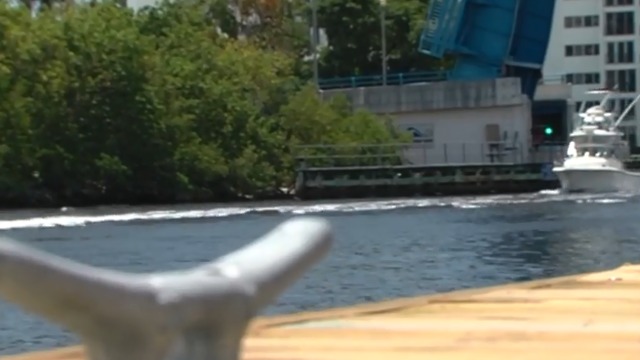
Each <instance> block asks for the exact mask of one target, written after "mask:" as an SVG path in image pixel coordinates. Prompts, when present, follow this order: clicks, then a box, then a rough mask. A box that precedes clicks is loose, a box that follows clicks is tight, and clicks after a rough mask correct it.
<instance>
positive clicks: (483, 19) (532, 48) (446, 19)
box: [418, 0, 555, 98]
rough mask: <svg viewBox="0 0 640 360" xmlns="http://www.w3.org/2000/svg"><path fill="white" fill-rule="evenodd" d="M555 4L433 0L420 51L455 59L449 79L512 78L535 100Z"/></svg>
mask: <svg viewBox="0 0 640 360" xmlns="http://www.w3.org/2000/svg"><path fill="white" fill-rule="evenodd" d="M554 6H555V0H431V3H430V5H429V13H428V15H427V23H426V26H425V28H424V30H423V31H422V35H421V36H420V44H419V46H418V50H419V51H420V52H422V53H424V54H427V55H429V56H433V57H436V58H442V57H443V56H444V55H446V54H453V55H455V57H456V59H457V60H456V63H455V66H454V67H453V69H452V70H451V71H450V74H449V79H451V80H479V79H487V78H496V77H502V76H515V77H519V78H520V79H521V81H522V90H523V93H524V94H527V95H529V97H530V98H533V94H534V92H535V89H536V85H537V83H538V80H540V77H541V76H542V66H543V64H544V58H545V55H546V53H547V45H548V44H549V37H550V35H551V24H552V22H553V10H554Z"/></svg>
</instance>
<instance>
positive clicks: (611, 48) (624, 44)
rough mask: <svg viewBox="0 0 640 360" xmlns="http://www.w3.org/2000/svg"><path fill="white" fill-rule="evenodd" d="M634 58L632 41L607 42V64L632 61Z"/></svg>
mask: <svg viewBox="0 0 640 360" xmlns="http://www.w3.org/2000/svg"><path fill="white" fill-rule="evenodd" d="M634 58H635V51H634V44H633V41H619V42H610V43H607V64H628V63H633V59H634Z"/></svg>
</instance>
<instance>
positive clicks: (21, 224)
mask: <svg viewBox="0 0 640 360" xmlns="http://www.w3.org/2000/svg"><path fill="white" fill-rule="evenodd" d="M633 196H634V195H633V194H623V193H617V194H564V193H561V192H560V191H559V190H545V191H541V192H538V193H531V194H520V195H494V196H474V197H471V196H467V197H434V198H415V199H394V200H370V201H343V202H331V203H330V202H323V203H294V204H282V205H277V204H276V205H273V206H260V205H255V204H254V206H250V205H243V206H235V207H220V206H219V205H217V206H211V207H208V208H207V207H198V208H196V206H194V208H190V209H189V208H187V209H176V208H175V207H174V208H170V207H167V208H166V209H154V210H147V211H144V210H140V208H138V209H136V208H135V207H132V208H127V209H120V210H114V209H111V210H109V208H105V209H104V210H101V211H99V212H97V211H96V209H93V210H91V209H73V208H62V209H60V210H59V211H58V212H55V213H51V212H49V213H46V214H35V213H34V212H31V213H30V214H28V215H27V214H25V215H24V216H20V217H18V218H16V214H12V216H11V217H12V218H7V217H6V216H5V218H4V219H2V218H1V217H0V230H11V229H25V228H51V227H74V226H85V225H89V224H97V223H106V222H134V221H145V222H146V221H172V220H173V221H175V220H198V219H212V218H227V217H232V216H247V215H256V214H259V215H270V214H271V215H273V214H292V215H302V214H321V213H322V214H331V213H334V214H337V213H353V212H366V211H392V210H399V209H411V208H435V207H451V208H459V209H469V210H471V209H481V208H486V207H492V206H499V205H510V204H527V203H546V202H575V203H600V204H611V203H621V202H627V201H629V200H630V199H631V198H632V197H633ZM136 210H137V211H136ZM6 214H8V213H6ZM6 214H5V215H6Z"/></svg>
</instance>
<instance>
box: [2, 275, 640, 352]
mask: <svg viewBox="0 0 640 360" xmlns="http://www.w3.org/2000/svg"><path fill="white" fill-rule="evenodd" d="M318 301H319V302H321V301H322V294H318ZM639 356H640V266H638V265H626V266H622V267H620V268H617V269H613V270H610V271H603V272H597V273H591V274H582V275H576V276H569V277H563V278H555V279H549V280H540V281H532V282H526V283H516V284H510V285H504V286H496V287H491V288H485V289H475V290H465V291H458V292H453V293H448V294H440V295H433V296H423V297H416V298H407V299H398V300H392V301H387V302H381V303H375V304H366V305H358V306H353V307H347V308H341V309H332V310H326V311H318V312H310V313H301V314H292V315H285V316H276V317H270V318H262V319H258V320H256V321H255V322H254V324H253V326H252V327H251V329H250V331H249V335H248V336H247V338H246V339H245V346H244V359H245V360H360V359H370V360H375V359H381V360H382V359H384V360H389V359H402V360H411V359H416V360H418V359H420V360H422V359H430V360H445V359H446V360H461V359H470V360H471V359H473V360H482V359H518V360H525V359H531V360H539V359H544V360H554V359H558V360H572V359H580V360H595V359H598V360H600V359H602V360H614V359H615V360H626V359H628V360H636V359H638V357H639ZM6 359H7V360H9V359H10V360H80V359H83V352H82V349H81V348H80V347H71V348H65V349H59V350H54V351H48V352H40V353H33V354H25V355H19V356H14V357H7V358H6Z"/></svg>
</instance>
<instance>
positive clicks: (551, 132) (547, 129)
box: [544, 126, 553, 135]
mask: <svg viewBox="0 0 640 360" xmlns="http://www.w3.org/2000/svg"><path fill="white" fill-rule="evenodd" d="M544 133H545V134H546V135H551V134H553V129H552V128H550V127H549V126H547V127H546V128H544Z"/></svg>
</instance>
